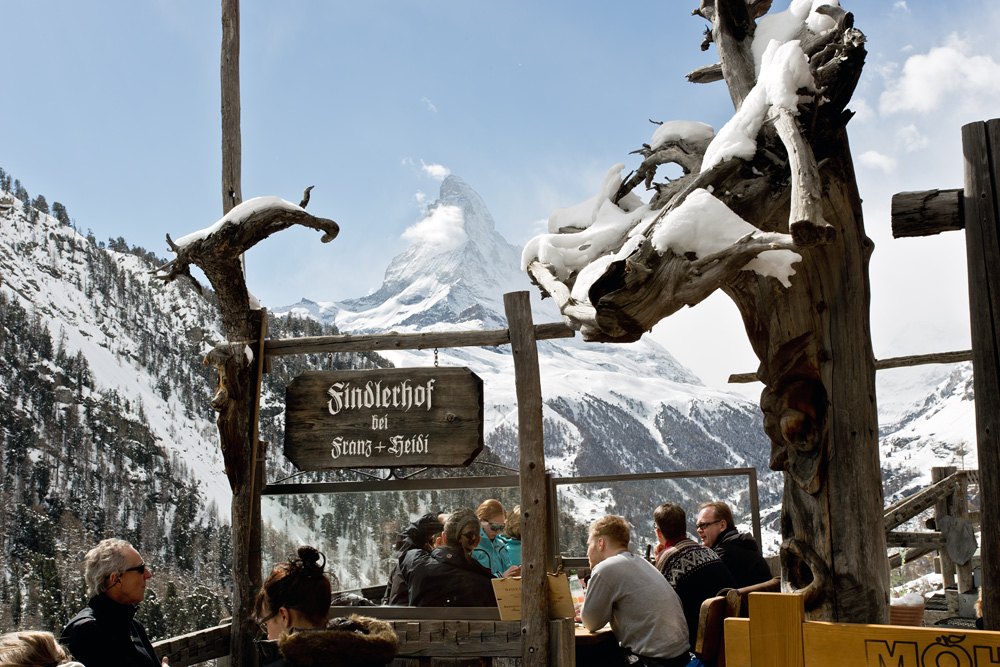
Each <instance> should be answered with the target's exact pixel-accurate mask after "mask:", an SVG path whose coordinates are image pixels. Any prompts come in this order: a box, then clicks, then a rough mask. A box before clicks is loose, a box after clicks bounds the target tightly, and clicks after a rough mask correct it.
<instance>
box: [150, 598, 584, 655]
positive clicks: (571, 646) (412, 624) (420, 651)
mask: <svg viewBox="0 0 1000 667" xmlns="http://www.w3.org/2000/svg"><path fill="white" fill-rule="evenodd" d="M376 609H379V608H378V607H355V608H351V610H350V612H348V613H359V614H361V615H367V614H368V612H370V611H373V610H376ZM391 610H393V608H392V607H386V608H382V609H381V610H380V611H378V612H374V614H372V615H378V616H385V615H386V613H387V612H388V611H391ZM395 611H396V613H397V614H398V613H399V608H398V607H396V608H395ZM421 611H426V610H418V611H417V612H416V613H420V612H421ZM434 611H437V610H434ZM491 611H493V612H494V613H495V612H496V610H491ZM338 613H339V612H338ZM438 613H440V612H438ZM383 620H385V621H387V622H388V623H390V624H391V625H392V626H393V629H394V630H395V631H396V636H397V637H398V638H399V656H398V657H400V658H415V659H418V660H420V661H421V664H424V663H427V664H429V663H430V659H431V658H483V657H511V658H520V657H522V655H521V653H522V651H523V646H522V643H523V638H524V628H523V627H522V623H521V621H496V620H484V619H469V620H443V619H433V618H416V619H388V618H385V619H383ZM229 633H230V625H229V624H228V623H227V624H225V625H220V626H217V627H214V628H209V629H207V630H199V631H198V632H192V633H190V634H187V635H181V636H179V637H172V638H171V639H166V640H163V641H160V642H156V643H154V644H153V648H154V649H155V650H156V655H157V656H159V657H160V658H161V659H162V658H167V659H168V660H169V663H170V667H189V666H190V665H196V664H198V663H201V662H205V661H207V660H212V659H215V658H222V657H225V656H228V655H229ZM548 653H549V658H550V660H551V662H550V664H552V665H555V666H557V667H572V666H573V665H574V664H575V662H576V645H575V639H574V626H573V619H570V618H557V619H553V620H551V621H549V647H548Z"/></svg>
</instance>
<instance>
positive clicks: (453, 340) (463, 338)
mask: <svg viewBox="0 0 1000 667" xmlns="http://www.w3.org/2000/svg"><path fill="white" fill-rule="evenodd" d="M575 334H576V332H575V331H574V330H573V329H570V328H569V327H568V326H566V325H565V324H563V323H562V322H551V323H548V324H536V325H534V338H535V340H551V339H553V338H572V337H573V336H574V335H575ZM510 342H511V340H510V332H509V330H508V329H484V330H482V331H430V332H426V333H396V332H390V333H386V334H344V335H341V336H304V337H302V338H284V339H277V340H268V341H265V342H264V354H265V355H267V356H268V357H281V356H285V355H289V354H326V353H336V352H384V351H386V350H429V349H433V348H436V347H483V346H496V345H506V344H508V343H510ZM227 345H228V343H227Z"/></svg>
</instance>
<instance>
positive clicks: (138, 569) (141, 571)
mask: <svg viewBox="0 0 1000 667" xmlns="http://www.w3.org/2000/svg"><path fill="white" fill-rule="evenodd" d="M126 572H138V573H139V574H146V564H145V563H139V564H138V565H136V566H135V567H129V568H126V569H124V570H122V574H125V573H126Z"/></svg>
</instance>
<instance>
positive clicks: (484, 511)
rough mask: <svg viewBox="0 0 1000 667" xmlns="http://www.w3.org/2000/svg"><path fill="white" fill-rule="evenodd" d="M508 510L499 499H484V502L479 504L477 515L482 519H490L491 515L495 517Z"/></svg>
mask: <svg viewBox="0 0 1000 667" xmlns="http://www.w3.org/2000/svg"><path fill="white" fill-rule="evenodd" d="M506 513H507V512H505V511H504V509H503V503H501V502H500V501H499V500H495V499H493V498H490V499H489V500H484V501H483V504H482V505H480V506H479V509H477V510H476V516H478V517H479V520H480V521H489V520H490V517H494V516H496V515H497V514H506Z"/></svg>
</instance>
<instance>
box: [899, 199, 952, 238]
mask: <svg viewBox="0 0 1000 667" xmlns="http://www.w3.org/2000/svg"><path fill="white" fill-rule="evenodd" d="M962 197H963V190H962V189H961V188H958V189H955V190H924V191H922V192H899V193H897V194H894V195H893V196H892V209H891V210H892V217H891V220H892V236H893V238H897V239H899V238H907V237H913V236H931V235H933V234H940V233H941V232H950V231H956V230H959V229H965V217H964V215H963V213H962Z"/></svg>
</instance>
